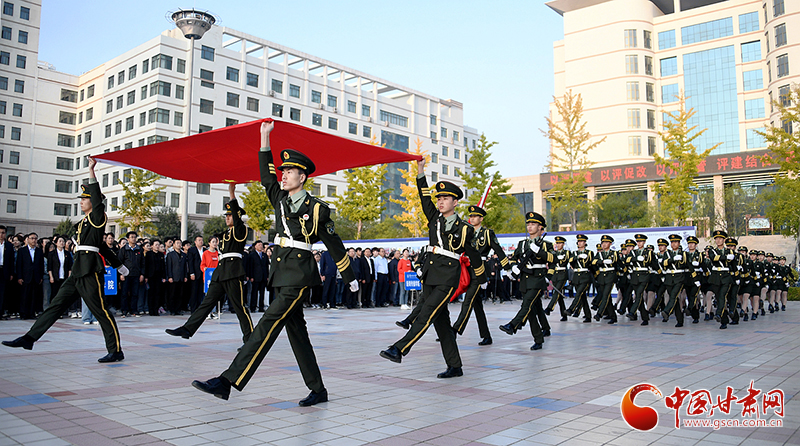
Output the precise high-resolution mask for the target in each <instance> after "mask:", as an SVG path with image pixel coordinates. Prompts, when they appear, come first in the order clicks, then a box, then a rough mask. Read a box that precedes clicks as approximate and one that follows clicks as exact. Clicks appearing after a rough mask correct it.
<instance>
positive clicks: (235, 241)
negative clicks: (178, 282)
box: [166, 184, 253, 342]
mask: <svg viewBox="0 0 800 446" xmlns="http://www.w3.org/2000/svg"><path fill="white" fill-rule="evenodd" d="M228 194H229V195H230V201H229V202H227V203H225V224H226V225H227V226H228V229H226V230H225V232H224V233H222V236H221V237H220V240H219V253H220V254H219V264H218V265H217V268H216V269H215V270H214V272H213V273H212V274H211V284H210V285H209V286H208V292H206V297H205V298H203V301H202V303H201V304H200V306H199V307H197V309H196V310H195V311H194V312H193V313H192V315H191V316H190V317H189V320H187V321H186V323H185V324H183V325H182V326H180V327H178V328H175V329H172V328H168V329H167V330H166V332H167V334H170V335H172V336H180V337H182V338H184V339H189V338H191V337H192V336H194V334H195V333H197V330H198V329H199V328H200V326H201V325H203V322H205V320H206V317H208V315H209V314H210V313H211V311H212V310H214V307H216V306H217V302H220V301H222V300H223V299H225V296H226V295H227V296H228V302H230V305H231V307H233V311H234V312H235V313H236V317H237V318H239V327H240V328H241V329H242V341H243V342H247V340H248V339H250V334H251V333H252V332H253V320H252V319H251V317H250V312H249V311H248V309H247V305H246V304H245V302H244V291H243V289H242V281H243V280H244V278H245V270H244V262H243V261H242V255H243V254H244V247H245V243H246V240H247V226H245V224H244V222H243V221H242V216H243V215H245V211H244V209H242V208H241V207H239V202H238V201H237V200H236V184H229V185H228Z"/></svg>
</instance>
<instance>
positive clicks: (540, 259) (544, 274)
mask: <svg viewBox="0 0 800 446" xmlns="http://www.w3.org/2000/svg"><path fill="white" fill-rule="evenodd" d="M531 245H533V241H532V240H531V239H530V237H525V238H524V239H522V240H520V241H519V243H518V244H517V249H515V250H514V254H512V256H511V257H512V258H513V259H514V260H515V261H516V262H517V267H519V290H520V291H521V292H522V293H525V292H527V291H528V290H530V289H539V288H546V287H547V280H548V279H549V278H550V277H552V275H553V273H554V272H555V269H554V261H555V257H554V256H553V244H552V243H550V242H548V241H547V240H543V241H542V245H541V246H540V247H539V252H538V253H537V252H533V250H532V249H531Z"/></svg>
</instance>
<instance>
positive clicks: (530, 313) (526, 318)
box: [511, 287, 549, 344]
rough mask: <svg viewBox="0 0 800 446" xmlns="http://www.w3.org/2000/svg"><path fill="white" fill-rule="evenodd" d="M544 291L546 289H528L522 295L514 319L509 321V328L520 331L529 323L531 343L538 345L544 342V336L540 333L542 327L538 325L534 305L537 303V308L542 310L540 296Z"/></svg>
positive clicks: (535, 306)
mask: <svg viewBox="0 0 800 446" xmlns="http://www.w3.org/2000/svg"><path fill="white" fill-rule="evenodd" d="M545 289H546V288H541V287H528V289H527V290H526V291H525V293H524V294H523V295H522V306H521V307H520V309H519V311H518V312H517V315H516V316H514V319H511V326H512V327H514V330H519V329H521V328H522V327H523V326H524V325H525V323H526V322H527V323H529V324H530V326H531V334H532V335H533V341H534V342H536V343H538V344H541V343H543V342H544V334H543V333H542V327H541V326H540V325H539V319H538V317H537V316H538V314H537V312H536V309H537V305H536V304H537V302H538V308H542V295H543V294H544V290H545ZM548 330H549V327H548Z"/></svg>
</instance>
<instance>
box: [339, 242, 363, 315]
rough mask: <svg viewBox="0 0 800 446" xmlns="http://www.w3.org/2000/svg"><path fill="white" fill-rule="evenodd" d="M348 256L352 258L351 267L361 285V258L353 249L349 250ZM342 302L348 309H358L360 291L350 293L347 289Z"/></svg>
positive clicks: (346, 288)
mask: <svg viewBox="0 0 800 446" xmlns="http://www.w3.org/2000/svg"><path fill="white" fill-rule="evenodd" d="M347 256H348V257H349V258H350V266H351V267H352V269H353V274H354V275H355V278H356V280H357V281H358V282H359V283H361V260H360V258H359V257H356V250H355V249H353V248H350V249H348V250H347ZM342 300H343V301H344V305H345V306H346V307H347V308H351V309H352V308H357V307H358V291H350V288H349V287H345V289H344V297H343V298H342Z"/></svg>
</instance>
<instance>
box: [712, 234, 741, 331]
mask: <svg viewBox="0 0 800 446" xmlns="http://www.w3.org/2000/svg"><path fill="white" fill-rule="evenodd" d="M713 236H714V243H715V244H716V247H714V248H711V249H709V253H708V258H707V260H706V263H707V264H708V265H709V269H710V270H711V277H709V279H708V282H709V284H710V286H711V288H710V291H711V292H712V293H714V296H715V298H716V300H717V312H716V314H715V315H714V320H715V321H717V322H719V323H720V326H719V328H720V329H723V330H724V329H726V328H728V321H729V318H731V317H734V315H735V314H736V297H735V296H734V298H733V302H732V303H731V302H729V301H728V295H729V294H730V293H729V292H730V289H731V284H732V283H733V277H732V276H731V268H734V269H735V268H736V264H735V261H736V254H735V253H734V252H733V250H730V249H727V248H726V247H725V239H726V238H727V237H728V233H727V232H725V231H723V230H720V229H718V230H716V231H714V234H713ZM731 312H733V313H734V315H732V314H731Z"/></svg>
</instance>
